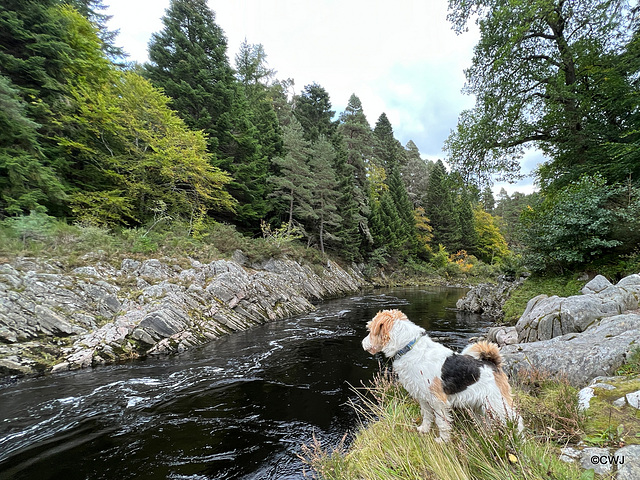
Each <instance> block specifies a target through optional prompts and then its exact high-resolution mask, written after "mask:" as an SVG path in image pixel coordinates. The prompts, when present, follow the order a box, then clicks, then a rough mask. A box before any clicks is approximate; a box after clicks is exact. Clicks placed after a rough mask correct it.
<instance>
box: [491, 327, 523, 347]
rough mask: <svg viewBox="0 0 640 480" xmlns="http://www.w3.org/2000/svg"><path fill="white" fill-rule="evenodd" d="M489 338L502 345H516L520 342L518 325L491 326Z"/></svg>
mask: <svg viewBox="0 0 640 480" xmlns="http://www.w3.org/2000/svg"><path fill="white" fill-rule="evenodd" d="M486 338H487V340H489V341H490V342H493V343H496V344H497V345H498V346H500V347H502V346H504V345H514V344H516V343H518V332H517V331H516V327H505V326H500V327H490V328H489V330H487V334H486Z"/></svg>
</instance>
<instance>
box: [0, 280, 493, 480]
mask: <svg viewBox="0 0 640 480" xmlns="http://www.w3.org/2000/svg"><path fill="white" fill-rule="evenodd" d="M464 293H465V290H463V289H454V288H430V287H429V288H417V287H416V288H408V289H395V290H376V291H373V292H371V293H364V294H361V295H357V296H353V297H350V298H343V299H338V300H331V301H326V302H323V303H321V304H320V305H318V308H317V310H315V311H314V312H312V313H310V314H307V315H302V316H298V317H294V318H291V319H288V320H283V321H278V322H274V323H270V324H267V325H264V326H260V327H256V328H252V329H250V330H248V331H245V332H241V333H235V334H233V335H230V336H228V337H226V338H222V339H220V340H217V341H215V342H212V343H210V344H208V345H206V346H204V347H201V348H199V349H196V350H193V351H189V352H186V353H183V354H181V355H178V356H174V357H165V358H161V359H157V358H151V359H147V360H144V361H134V362H130V363H126V364H121V365H113V366H106V367H100V368H95V369H89V370H83V371H76V372H68V373H64V374H58V375H54V376H47V377H39V378H33V379H27V380H22V381H19V382H17V383H14V384H9V385H4V386H2V387H0V479H16V480H19V479H38V480H45V479H63V480H74V479H134V478H136V479H176V480H178V479H180V480H182V479H192V480H200V479H247V480H248V479H278V480H282V479H302V478H304V477H303V464H302V463H301V461H300V460H299V458H298V457H297V456H296V454H297V453H299V452H300V447H301V445H302V444H304V443H308V442H309V441H310V440H311V438H312V435H313V434H315V435H316V437H318V438H319V439H320V440H321V442H322V443H323V445H327V446H331V445H335V444H337V443H338V441H339V439H340V438H342V436H343V435H344V434H345V433H346V432H353V431H354V430H355V429H357V427H358V419H357V418H356V416H355V414H354V412H353V411H352V408H351V407H349V406H348V405H347V403H348V401H349V399H351V398H354V397H355V396H356V395H355V394H354V392H353V390H352V387H351V386H352V385H353V386H360V385H361V383H362V382H363V381H364V382H365V383H366V382H367V381H368V380H369V379H371V378H372V377H373V375H374V373H375V372H376V371H377V370H378V369H379V363H380V360H381V358H380V357H379V356H377V357H372V356H371V355H369V354H367V353H366V352H364V351H363V350H362V347H361V346H360V342H361V340H362V338H363V337H364V336H365V335H366V328H365V325H366V322H367V321H368V320H369V319H371V318H372V317H373V316H374V315H375V313H376V312H377V311H378V310H382V309H387V308H400V309H402V310H403V311H404V312H405V313H406V314H407V315H408V316H409V318H411V319H412V320H413V321H415V322H416V323H418V324H420V325H422V326H424V327H425V328H426V329H427V331H428V332H429V334H430V335H431V336H433V337H440V338H441V341H442V343H444V344H446V345H447V346H449V347H451V348H454V349H456V350H460V349H461V348H462V347H464V345H466V344H467V341H468V338H469V337H471V336H474V335H477V333H478V332H479V331H481V330H482V329H483V328H485V327H486V326H488V325H489V322H488V321H487V320H486V319H481V318H479V317H477V316H470V315H468V314H461V313H458V312H456V311H455V309H454V307H455V302H456V300H457V299H458V298H460V297H461V296H463V295H464Z"/></svg>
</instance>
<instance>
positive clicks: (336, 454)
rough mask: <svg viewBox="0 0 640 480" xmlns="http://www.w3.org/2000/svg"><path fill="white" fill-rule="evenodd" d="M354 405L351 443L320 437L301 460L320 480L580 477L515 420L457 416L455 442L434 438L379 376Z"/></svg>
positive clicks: (399, 391)
mask: <svg viewBox="0 0 640 480" xmlns="http://www.w3.org/2000/svg"><path fill="white" fill-rule="evenodd" d="M361 395H362V397H361V398H362V401H361V402H358V405H359V406H357V407H355V408H356V409H357V410H358V412H359V413H360V416H361V418H362V419H363V426H362V427H361V428H360V430H359V431H358V432H357V434H356V435H355V438H354V440H353V442H352V443H351V445H350V446H349V448H348V449H347V448H345V447H344V444H341V445H339V446H337V447H335V448H333V449H331V450H327V449H326V448H324V447H323V446H322V445H321V444H320V443H319V442H318V441H317V440H314V442H312V443H311V445H307V446H305V447H304V448H303V452H302V455H301V456H302V458H303V460H304V461H305V462H306V464H307V465H308V466H309V467H310V469H311V472H312V475H313V476H314V478H318V479H324V480H351V479H353V480H356V479H359V480H360V479H376V480H392V479H394V480H397V479H406V480H411V479H415V480H418V479H420V480H424V479H438V480H472V479H473V480H505V479H514V480H515V479H541V478H545V479H576V480H578V479H581V478H583V477H582V472H581V470H580V468H579V467H578V466H577V465H573V464H567V463H564V462H562V461H560V460H559V459H558V454H559V446H558V444H556V443H555V442H554V441H553V440H552V439H551V438H549V437H544V436H538V435H534V434H531V433H525V434H523V435H520V434H518V433H517V428H516V426H515V425H508V426H501V425H492V426H488V425H478V424H476V423H475V422H474V421H473V420H472V419H471V418H470V417H469V416H467V415H464V414H461V415H457V416H456V418H455V420H454V425H453V432H452V440H451V441H450V442H448V443H439V442H436V441H435V435H434V434H433V433H430V434H420V433H418V432H417V430H416V426H417V425H418V422H419V421H420V418H419V417H420V409H419V406H418V405H417V403H416V402H415V401H414V400H412V399H411V398H410V397H409V396H408V394H407V393H406V391H404V389H403V388H402V387H401V386H399V385H398V384H397V383H396V382H394V381H392V380H390V379H389V378H386V377H379V378H378V379H376V381H375V382H374V383H373V384H372V385H371V386H370V387H368V388H367V389H366V390H365V392H363V393H361Z"/></svg>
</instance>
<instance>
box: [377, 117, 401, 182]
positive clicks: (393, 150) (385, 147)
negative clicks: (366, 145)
mask: <svg viewBox="0 0 640 480" xmlns="http://www.w3.org/2000/svg"><path fill="white" fill-rule="evenodd" d="M373 136H374V155H375V158H376V161H377V162H378V163H379V164H380V165H382V166H383V167H384V168H385V169H387V170H389V171H390V170H391V169H392V168H393V167H394V166H399V165H400V164H404V163H405V160H404V149H403V148H402V145H401V144H400V142H399V141H398V140H396V138H395V137H394V134H393V127H392V126H391V122H390V121H389V119H388V118H387V115H386V114H385V113H384V112H383V113H382V114H381V115H380V117H379V118H378V121H377V122H376V126H375V128H374V129H373Z"/></svg>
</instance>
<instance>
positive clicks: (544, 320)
mask: <svg viewBox="0 0 640 480" xmlns="http://www.w3.org/2000/svg"><path fill="white" fill-rule="evenodd" d="M582 292H583V295H574V296H571V297H567V298H561V297H557V296H552V297H548V296H546V295H539V296H537V297H535V298H532V299H531V300H529V302H528V303H527V308H526V309H525V311H524V313H523V314H522V316H521V317H520V319H519V320H518V323H517V324H516V329H517V331H518V341H519V342H537V341H541V340H549V339H551V338H554V337H558V336H561V335H566V334H569V333H580V332H584V331H585V330H586V329H587V328H589V327H590V326H591V325H594V324H595V323H596V322H598V321H599V320H601V319H603V318H605V317H610V316H612V315H619V314H621V313H624V312H626V311H630V310H635V309H637V308H638V306H639V303H638V299H639V298H640V275H630V276H629V277H626V278H624V279H622V280H621V281H620V282H618V284H617V285H615V286H614V285H612V284H611V283H610V282H609V281H608V280H607V279H606V278H604V277H603V276H601V275H598V276H597V277H595V278H594V279H593V280H591V281H590V282H589V283H588V284H587V285H585V287H584V288H583V290H582Z"/></svg>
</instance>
